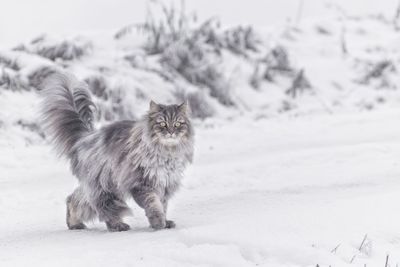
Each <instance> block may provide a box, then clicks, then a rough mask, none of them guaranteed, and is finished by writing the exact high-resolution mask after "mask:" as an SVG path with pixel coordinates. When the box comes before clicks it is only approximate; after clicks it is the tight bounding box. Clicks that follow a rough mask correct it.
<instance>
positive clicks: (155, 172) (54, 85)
mask: <svg viewBox="0 0 400 267" xmlns="http://www.w3.org/2000/svg"><path fill="white" fill-rule="evenodd" d="M42 95H43V97H44V101H43V104H42V123H43V126H44V130H45V132H46V133H47V135H48V136H49V137H50V139H51V141H52V142H53V143H54V145H55V148H56V150H57V151H58V152H59V154H60V155H63V156H65V157H67V158H68V159H69V160H70V162H71V170H72V173H73V174H74V175H75V176H76V177H77V178H78V180H79V186H78V188H76V189H75V191H74V192H73V193H72V194H71V195H70V196H68V198H67V225H68V228H69V229H83V228H86V226H85V222H87V221H91V220H93V219H95V218H99V219H100V221H104V222H105V223H106V225H107V228H108V229H109V230H110V231H126V230H129V228H130V227H129V225H128V224H126V223H124V222H123V220H122V218H123V216H125V215H127V214H129V213H130V209H129V207H128V206H127V204H126V202H125V200H126V199H127V198H128V197H133V199H134V200H135V201H136V203H137V204H138V205H139V206H140V207H142V208H143V209H144V210H145V212H146V216H147V218H148V220H149V223H150V225H151V227H152V228H154V229H162V228H172V227H175V223H174V222H173V221H170V220H167V219H166V213H167V206H168V200H169V199H170V198H171V197H172V196H173V195H174V193H175V192H176V191H177V190H178V188H179V186H180V184H181V180H182V178H183V172H184V170H185V167H186V166H187V165H188V164H189V163H191V161H192V158H193V141H194V140H193V137H194V132H193V129H192V126H191V123H190V119H189V116H188V112H189V111H188V106H187V104H186V103H183V104H181V105H160V104H156V103H154V102H153V101H151V103H150V108H149V111H148V113H147V114H146V115H144V116H143V117H142V118H141V119H140V120H137V121H129V120H125V121H119V122H115V123H112V124H110V125H108V126H105V127H103V128H101V129H98V130H95V129H94V126H93V118H94V111H95V108H94V104H93V102H92V100H91V96H90V92H89V91H88V89H87V85H86V84H84V83H79V82H78V81H77V80H76V79H75V78H74V77H72V76H69V75H66V74H54V75H52V76H51V77H49V78H48V79H47V80H46V81H45V82H44V84H43V89H42Z"/></svg>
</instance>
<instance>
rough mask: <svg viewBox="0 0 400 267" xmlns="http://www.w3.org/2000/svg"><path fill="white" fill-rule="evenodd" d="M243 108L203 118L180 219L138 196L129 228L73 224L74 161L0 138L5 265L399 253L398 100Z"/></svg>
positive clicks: (265, 262) (295, 259)
mask: <svg viewBox="0 0 400 267" xmlns="http://www.w3.org/2000/svg"><path fill="white" fill-rule="evenodd" d="M246 116H251V115H246ZM246 116H245V117H242V118H239V119H237V120H234V121H232V122H222V121H218V120H216V119H215V120H213V121H208V122H206V123H204V124H202V125H201V126H198V127H197V146H196V158H195V163H194V165H193V166H192V167H191V168H190V169H189V170H188V172H187V177H186V180H185V185H184V187H183V188H182V190H181V191H180V193H179V194H178V195H177V197H176V198H175V199H174V200H173V202H172V206H171V211H170V216H169V217H170V218H171V219H173V220H175V221H176V222H177V224H178V227H177V228H176V229H173V230H164V231H157V232H155V231H153V230H151V229H149V227H148V223H147V221H146V218H145V216H144V212H143V211H142V210H140V209H139V208H137V207H136V206H135V204H133V203H131V204H132V206H133V207H134V217H129V218H127V222H129V224H130V225H131V226H132V230H131V231H129V232H124V233H109V232H107V231H106V228H105V226H104V225H103V224H101V223H98V222H95V223H94V224H90V225H89V227H90V229H89V230H86V231H68V230H67V228H66V225H65V222H64V221H65V214H64V213H65V205H64V199H65V197H66V195H67V194H68V193H69V192H71V190H72V189H73V188H74V186H75V184H76V181H75V179H74V178H73V177H72V176H71V174H70V173H69V170H68V166H67V164H66V163H62V162H60V161H58V160H56V158H55V156H54V154H53V153H52V152H51V151H50V149H49V147H48V146H46V145H44V144H31V145H27V144H25V143H23V142H22V141H21V140H22V139H21V138H19V139H17V138H16V139H15V140H14V141H13V140H10V139H0V140H2V141H1V143H0V147H1V151H2V152H1V161H0V177H1V181H0V186H1V194H0V218H1V219H0V266H27V265H29V266H271V267H280V266H316V265H317V264H319V266H364V264H367V266H378V267H379V266H385V259H386V255H390V256H389V263H390V266H396V264H397V263H400V215H399V211H400V208H399V206H400V178H399V177H400V165H399V162H400V161H399V159H400V124H399V121H400V110H399V109H388V110H381V111H374V112H365V113H359V114H334V115H312V116H303V117H299V118H282V117H280V118H279V119H268V120H266V119H259V120H253V119H250V118H248V117H246ZM0 134H1V131H0ZM7 140H8V141H7ZM366 234H367V238H366V241H365V242H364V243H363V245H362V246H361V243H362V240H363V238H364V236H365V235H366ZM360 246H361V249H360V251H359V247H360ZM335 247H337V249H336V250H335V251H334V252H331V251H332V250H334V249H335ZM353 257H354V259H353V263H352V264H350V263H349V262H350V261H352V258H353Z"/></svg>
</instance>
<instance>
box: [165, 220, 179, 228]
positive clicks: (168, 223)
mask: <svg viewBox="0 0 400 267" xmlns="http://www.w3.org/2000/svg"><path fill="white" fill-rule="evenodd" d="M175 227H176V224H175V222H174V221H170V220H166V225H165V228H169V229H171V228H175Z"/></svg>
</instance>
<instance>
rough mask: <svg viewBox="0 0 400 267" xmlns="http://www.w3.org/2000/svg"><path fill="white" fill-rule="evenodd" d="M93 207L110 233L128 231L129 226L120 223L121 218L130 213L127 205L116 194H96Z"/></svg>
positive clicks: (103, 192)
mask: <svg viewBox="0 0 400 267" xmlns="http://www.w3.org/2000/svg"><path fill="white" fill-rule="evenodd" d="M95 206H96V210H97V213H98V215H99V219H100V220H101V221H104V222H105V223H106V225H107V229H108V230H109V231H111V232H121V231H128V230H129V229H130V227H129V225H128V224H126V223H124V222H123V221H122V217H123V216H125V215H128V214H130V213H131V210H130V209H129V207H128V205H127V204H126V203H125V201H124V200H122V199H121V198H119V197H118V196H117V195H116V194H113V193H110V192H105V191H102V192H99V193H97V194H96V199H95Z"/></svg>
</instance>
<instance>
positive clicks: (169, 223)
mask: <svg viewBox="0 0 400 267" xmlns="http://www.w3.org/2000/svg"><path fill="white" fill-rule="evenodd" d="M162 204H163V207H164V214H165V216H167V210H168V199H167V198H166V197H163V199H162ZM165 223H166V225H165V228H175V227H176V224H175V222H174V221H171V220H167V219H166V220H165Z"/></svg>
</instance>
